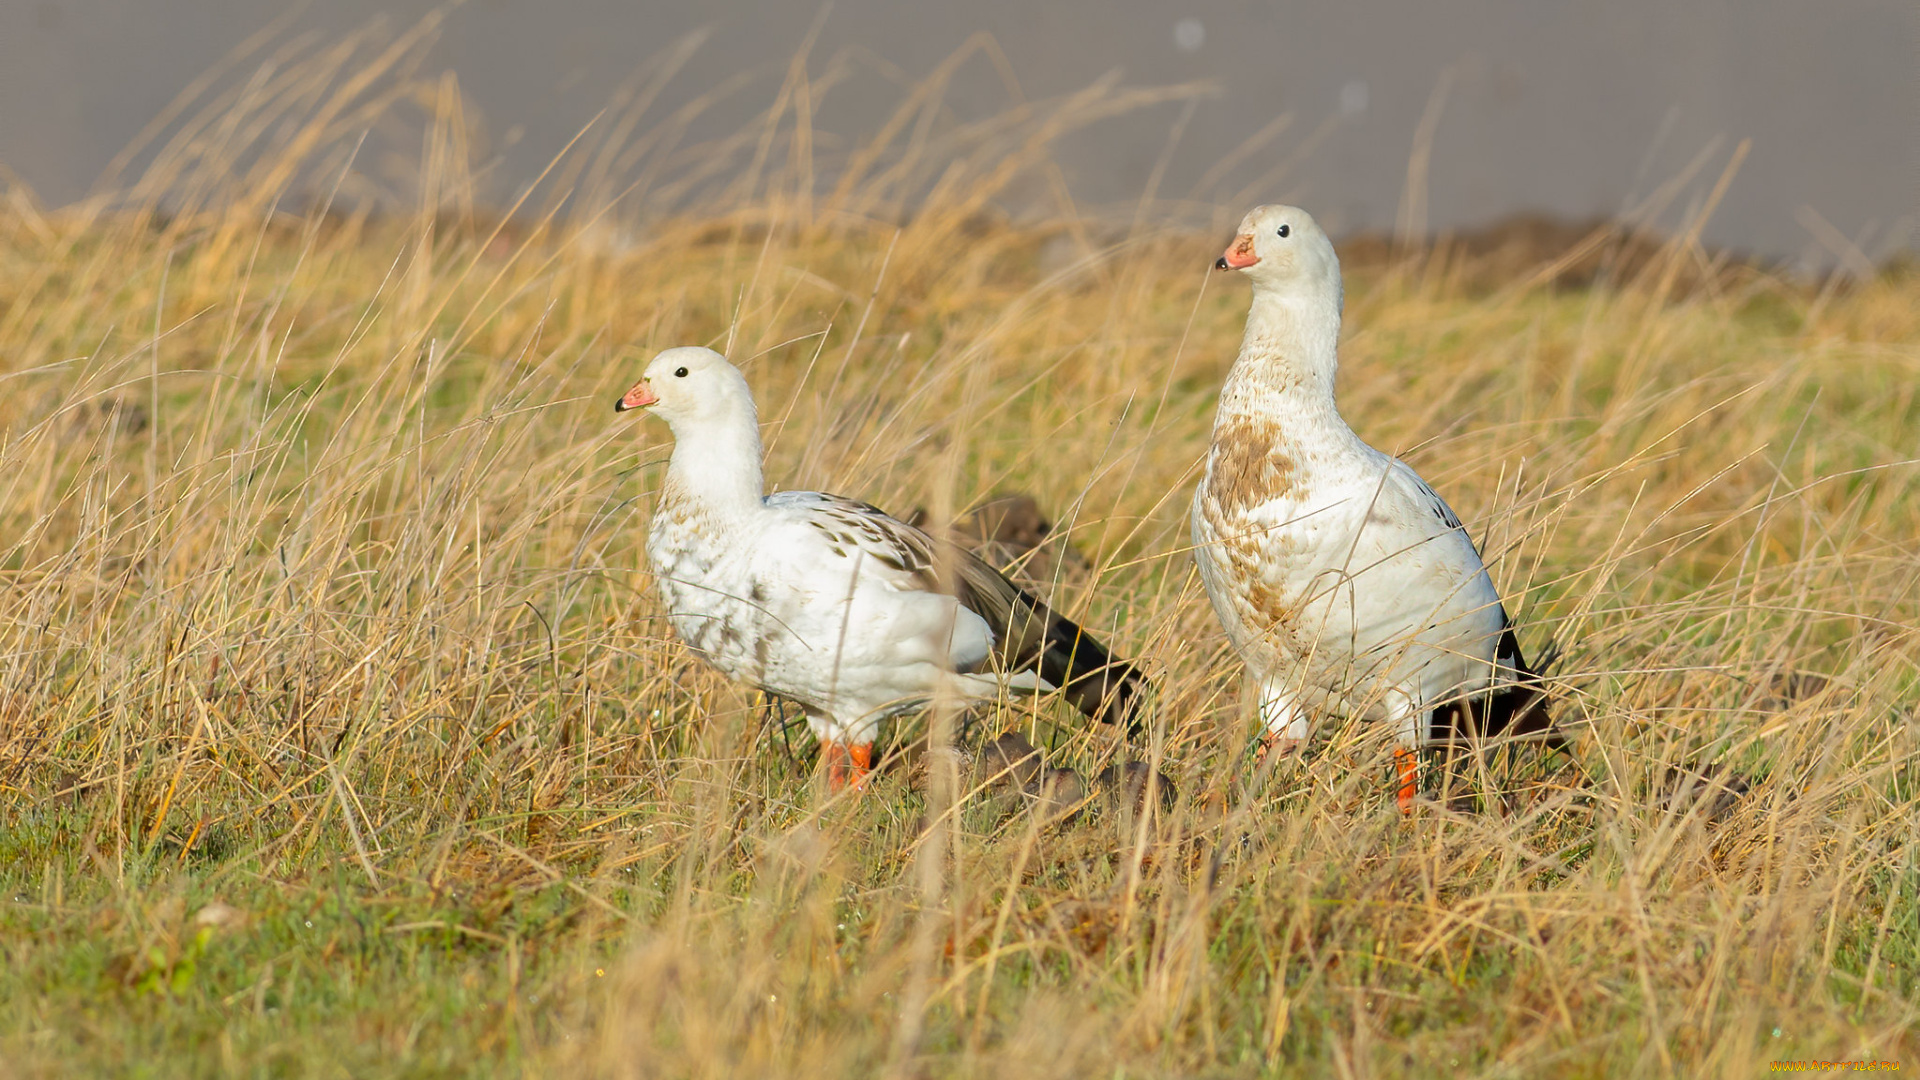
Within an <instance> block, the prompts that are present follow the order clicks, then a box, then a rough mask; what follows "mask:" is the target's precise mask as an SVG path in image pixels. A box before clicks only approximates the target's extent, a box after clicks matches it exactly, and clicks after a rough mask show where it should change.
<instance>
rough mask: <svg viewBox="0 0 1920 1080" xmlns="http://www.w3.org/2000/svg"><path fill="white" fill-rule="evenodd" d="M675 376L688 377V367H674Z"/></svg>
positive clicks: (679, 377) (677, 377)
mask: <svg viewBox="0 0 1920 1080" xmlns="http://www.w3.org/2000/svg"><path fill="white" fill-rule="evenodd" d="M673 377H674V378H676V379H684V378H686V377H687V369H686V368H674V369H673Z"/></svg>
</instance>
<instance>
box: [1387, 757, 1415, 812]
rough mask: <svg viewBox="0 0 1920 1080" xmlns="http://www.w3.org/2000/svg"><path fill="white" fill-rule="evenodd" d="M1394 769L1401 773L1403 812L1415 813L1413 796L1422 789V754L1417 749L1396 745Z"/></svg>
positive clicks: (1400, 794)
mask: <svg viewBox="0 0 1920 1080" xmlns="http://www.w3.org/2000/svg"><path fill="white" fill-rule="evenodd" d="M1393 766H1394V770H1395V771H1396V772H1398V773H1399V774H1400V788H1399V791H1398V792H1397V794H1398V796H1399V802H1400V812H1401V813H1402V814H1409V815H1410V814H1412V813H1413V797H1414V795H1415V794H1417V793H1418V792H1419V791H1420V754H1419V752H1418V751H1416V750H1408V749H1406V748H1405V747H1395V748H1394V751H1393Z"/></svg>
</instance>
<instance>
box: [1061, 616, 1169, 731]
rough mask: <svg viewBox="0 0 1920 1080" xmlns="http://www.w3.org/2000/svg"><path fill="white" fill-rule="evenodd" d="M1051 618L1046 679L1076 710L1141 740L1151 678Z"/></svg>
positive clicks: (1076, 629)
mask: <svg viewBox="0 0 1920 1080" xmlns="http://www.w3.org/2000/svg"><path fill="white" fill-rule="evenodd" d="M1043 610H1044V609H1043ZM1047 614H1048V615H1050V616H1052V618H1051V619H1050V621H1049V623H1048V625H1047V643H1046V648H1045V650H1043V651H1042V652H1041V654H1040V656H1039V663H1038V664H1037V665H1036V667H1037V670H1038V671H1039V673H1040V677H1041V678H1043V679H1045V680H1047V681H1048V682H1049V683H1052V684H1053V685H1055V686H1057V687H1059V688H1060V692H1061V694H1062V695H1063V696H1064V697H1065V698H1066V699H1067V700H1068V701H1070V702H1072V703H1073V707H1074V708H1076V709H1079V710H1080V711H1081V712H1083V713H1085V714H1086V715H1088V716H1090V717H1092V718H1093V719H1095V720H1099V721H1100V722H1102V723H1106V724H1119V723H1124V724H1125V725H1126V727H1127V733H1128V734H1129V735H1138V734H1139V733H1140V726H1141V713H1142V705H1143V704H1144V703H1145V699H1146V691H1147V688H1148V683H1147V678H1146V676H1144V675H1142V674H1140V669H1139V668H1136V667H1134V666H1133V665H1132V664H1130V663H1128V662H1127V661H1125V660H1118V659H1115V658H1114V656H1113V654H1112V653H1110V652H1108V651H1107V648H1106V646H1104V645H1102V644H1100V643H1099V642H1098V641H1095V640H1094V638H1093V636H1092V635H1091V634H1088V633H1087V632H1086V631H1085V630H1082V629H1081V628H1080V627H1079V626H1077V625H1075V624H1074V623H1073V622H1072V621H1071V620H1069V619H1065V618H1062V617H1061V616H1059V615H1055V614H1053V613H1052V612H1050V611H1049V612H1047Z"/></svg>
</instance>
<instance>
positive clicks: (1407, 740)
mask: <svg viewBox="0 0 1920 1080" xmlns="http://www.w3.org/2000/svg"><path fill="white" fill-rule="evenodd" d="M1215 265H1216V266H1218V267H1219V268H1220V269H1222V270H1237V271H1239V272H1240V273H1243V274H1245V275H1246V276H1247V277H1248V278H1250V279H1251V280H1252V282H1253V307H1252V310H1251V311H1250V312H1249V314H1248V316H1247V329H1246V336H1245V338H1244V339H1243V341H1242V343H1241V346H1240V355H1239V357H1238V358H1237V359H1235V361H1234V363H1233V367H1232V369H1231V370H1229V371H1228V373H1227V381H1226V385H1225V386H1224V387H1223V388H1222V389H1221V391H1220V401H1219V411H1218V414H1217V416H1216V417H1215V420H1214V427H1213V440H1212V446H1211V449H1210V450H1209V452H1208V454H1207V463H1206V471H1205V473H1204V475H1203V477H1202V478H1201V481H1200V486H1199V489H1198V490H1197V491H1195V492H1194V500H1193V540H1194V558H1195V561H1196V562H1197V563H1198V564H1199V568H1200V578H1201V581H1202V582H1203V583H1204V585H1205V587H1206V591H1207V596H1208V598H1209V599H1210V600H1211V601H1212V602H1213V607H1214V611H1215V613H1216V614H1218V615H1219V617H1220V621H1221V623H1222V624H1223V625H1224V626H1225V628H1226V631H1227V636H1228V637H1229V639H1231V641H1232V642H1233V646H1234V648H1235V650H1236V651H1237V652H1238V653H1239V654H1240V656H1241V658H1242V659H1244V660H1245V661H1246V664H1247V668H1248V671H1249V673H1250V674H1251V675H1252V676H1253V678H1254V680H1255V682H1256V683H1257V684H1258V685H1259V688H1260V719H1261V722H1262V726H1263V728H1264V734H1263V739H1262V742H1263V749H1262V752H1263V754H1264V753H1266V752H1267V751H1269V750H1272V749H1274V748H1279V749H1282V750H1287V749H1292V748H1295V747H1297V746H1299V745H1300V744H1301V743H1302V742H1304V741H1305V739H1306V737H1307V735H1308V728H1309V723H1310V721H1311V719H1312V718H1313V717H1314V716H1315V715H1317V714H1324V713H1332V714H1335V715H1341V716H1358V717H1361V718H1365V719H1369V720H1382V721H1385V722H1387V723H1388V724H1390V725H1391V726H1392V729H1393V733H1394V736H1395V739H1396V741H1397V743H1398V747H1399V748H1398V749H1397V750H1396V752H1395V759H1396V762H1397V764H1398V767H1399V774H1400V781H1399V788H1398V798H1399V803H1400V806H1401V808H1402V809H1403V810H1405V809H1407V808H1409V807H1410V806H1411V805H1412V801H1413V796H1414V793H1415V791H1416V781H1417V779H1418V773H1417V769H1418V760H1417V758H1416V757H1415V754H1414V751H1415V750H1416V749H1417V748H1419V747H1421V746H1424V745H1428V744H1431V743H1441V744H1451V743H1452V742H1454V741H1455V740H1457V739H1460V738H1464V737H1467V736H1470V735H1499V736H1509V737H1511V736H1531V737H1537V738H1541V739H1544V740H1547V741H1550V742H1553V743H1555V744H1556V745H1557V744H1558V743H1559V742H1560V735H1559V734H1558V732H1556V731H1555V730H1554V728H1553V726H1552V723H1551V721H1550V720H1549V718H1548V714H1547V708H1546V699H1545V695H1544V693H1543V691H1542V689H1541V686H1540V678H1539V676H1538V674H1537V673H1535V672H1534V671H1532V670H1531V669H1529V668H1528V667H1527V663H1526V660H1525V658H1523V657H1522V656H1521V654H1520V645H1519V642H1518V641H1517V640H1516V639H1515V637H1514V634H1513V629H1512V626H1511V624H1510V622H1509V621H1508V619H1507V612H1506V609H1505V607H1503V606H1502V604H1501V602H1500V594H1499V592H1498V591H1497V590H1496V589H1495V588H1494V585H1493V581H1492V579H1491V578H1489V577H1488V575H1487V569H1486V566H1485V565H1484V564H1483V563H1482V562H1481V559H1480V553H1479V551H1477V550H1476V549H1475V548H1474V545H1473V540H1472V539H1471V538H1470V537H1469V536H1468V535H1467V531H1466V529H1465V528H1464V527H1463V526H1462V525H1461V523H1460V519H1459V517H1458V516H1456V515H1455V514H1454V512H1453V510H1452V508H1450V507H1449V506H1448V505H1447V503H1446V501H1445V500H1444V499H1442V498H1440V496H1439V495H1438V494H1436V493H1435V492H1434V490H1433V489H1432V488H1431V487H1428V486H1427V483H1426V481H1424V480H1422V479H1421V478H1420V476H1419V475H1418V474H1417V473H1415V472H1414V471H1413V469H1412V468H1411V467H1409V466H1408V465H1407V463H1406V462H1403V461H1400V460H1399V459H1397V458H1394V457H1392V456H1390V455H1388V454H1383V453H1381V452H1380V451H1378V450H1375V449H1374V448H1373V447H1371V446H1368V445H1367V444H1366V443H1365V442H1363V441H1361V439H1360V436H1358V435H1356V434H1354V432H1353V429H1352V428H1350V427H1348V426H1347V422H1346V421H1345V420H1344V419H1342V418H1341V416H1340V411H1339V409H1338V408H1337V407H1336V406H1335V404H1334V396H1333V389H1334V374H1335V369H1336V368H1337V366H1338V362H1339V358H1338V344H1339V339H1340V308H1341V286H1340V262H1339V259H1338V258H1337V257H1336V256H1335V255H1334V251H1333V245H1332V244H1331V243H1330V242H1329V241H1328V240H1327V237H1326V234H1325V233H1323V232H1321V231H1320V227H1319V226H1318V225H1316V224H1315V223H1314V220H1313V218H1312V217H1310V216H1309V215H1308V214H1307V213H1306V212H1305V211H1303V210H1299V209H1297V208H1295V207H1291V206H1261V207H1256V208H1255V209H1254V210H1253V211H1252V212H1251V213H1249V214H1248V215H1247V216H1246V219H1245V220H1244V221H1243V222H1241V225H1240V232H1239V235H1238V236H1236V237H1235V238H1234V241H1233V243H1232V244H1231V245H1230V246H1229V247H1228V248H1227V251H1226V253H1225V254H1223V255H1222V256H1221V257H1220V259H1219V261H1218V262H1217V263H1216V264H1215Z"/></svg>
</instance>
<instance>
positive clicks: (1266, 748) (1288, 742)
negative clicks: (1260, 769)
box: [1253, 731, 1306, 766]
mask: <svg viewBox="0 0 1920 1080" xmlns="http://www.w3.org/2000/svg"><path fill="white" fill-rule="evenodd" d="M1305 742H1306V740H1304V739H1290V738H1287V737H1286V736H1284V735H1276V734H1274V733H1273V732H1271V731H1269V732H1266V733H1265V734H1263V735H1261V736H1260V749H1258V750H1256V751H1254V753H1253V763H1254V764H1255V765H1257V766H1264V765H1265V764H1266V763H1267V762H1269V761H1278V760H1280V759H1281V758H1284V757H1286V756H1287V755H1288V754H1296V753H1299V752H1300V747H1301V746H1302V745H1304V743H1305Z"/></svg>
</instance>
